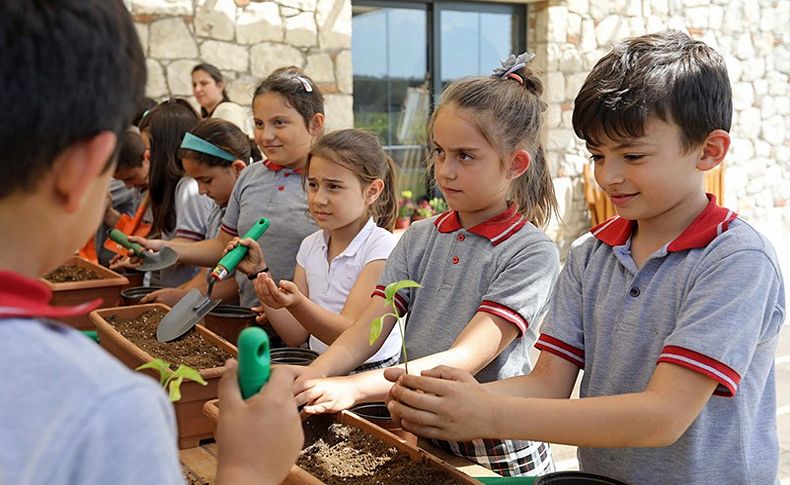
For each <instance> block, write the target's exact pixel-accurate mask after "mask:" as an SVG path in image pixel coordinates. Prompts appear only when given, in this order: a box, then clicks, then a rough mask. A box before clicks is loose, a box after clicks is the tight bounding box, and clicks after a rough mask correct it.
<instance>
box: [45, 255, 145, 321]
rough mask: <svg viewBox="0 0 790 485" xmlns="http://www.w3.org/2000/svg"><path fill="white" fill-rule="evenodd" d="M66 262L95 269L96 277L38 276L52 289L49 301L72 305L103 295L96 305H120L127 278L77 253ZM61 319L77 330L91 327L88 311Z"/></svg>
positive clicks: (58, 304) (105, 306)
mask: <svg viewBox="0 0 790 485" xmlns="http://www.w3.org/2000/svg"><path fill="white" fill-rule="evenodd" d="M63 264H64V265H65V264H73V265H76V266H80V267H82V268H85V269H88V270H91V271H93V272H94V273H96V274H97V275H98V276H99V278H98V279H95V280H87V281H72V282H67V283H51V282H49V281H47V280H45V279H44V278H39V279H40V280H41V281H42V282H43V283H44V284H45V285H46V286H47V287H48V288H49V289H50V290H51V291H52V300H51V301H50V305H54V306H74V305H79V304H81V303H85V302H86V301H91V300H95V299H96V298H101V299H102V304H101V306H100V307H99V308H109V307H115V306H118V305H119V302H120V300H121V288H122V287H124V286H125V285H127V284H129V280H127V279H126V278H125V277H123V276H121V275H120V274H118V273H116V272H115V271H112V270H109V269H107V268H105V267H104V266H101V265H98V264H95V263H91V262H90V261H87V260H84V259H82V258H80V257H77V256H72V257H71V258H69V259H68V261H66V262H65V263H63ZM59 321H62V322H63V323H65V324H67V325H70V326H72V327H76V328H78V329H80V330H92V329H93V324H92V323H91V321H90V319H89V318H88V315H81V316H77V317H70V318H62V319H59Z"/></svg>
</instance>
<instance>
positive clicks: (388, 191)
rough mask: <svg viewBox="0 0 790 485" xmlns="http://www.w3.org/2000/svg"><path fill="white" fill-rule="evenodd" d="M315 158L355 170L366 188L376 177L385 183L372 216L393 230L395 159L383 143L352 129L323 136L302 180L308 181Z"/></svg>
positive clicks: (372, 207) (314, 149) (374, 137)
mask: <svg viewBox="0 0 790 485" xmlns="http://www.w3.org/2000/svg"><path fill="white" fill-rule="evenodd" d="M312 157H321V158H324V159H326V160H330V161H332V162H334V163H336V164H338V165H341V166H343V167H345V168H347V169H349V170H351V171H352V172H353V173H354V174H355V175H356V176H357V178H358V179H359V181H360V183H361V184H362V186H363V187H366V186H367V185H369V184H370V183H371V182H373V181H374V180H376V179H381V180H382V181H383V182H384V189H383V190H382V191H381V194H379V198H378V199H376V201H375V202H374V203H373V204H372V205H371V206H370V212H371V216H372V217H373V220H374V221H376V224H377V225H378V226H379V227H383V228H384V229H386V230H388V231H392V229H393V228H394V227H395V219H396V218H397V213H398V201H397V199H396V196H395V188H396V187H397V180H396V177H397V176H396V173H395V172H396V168H395V162H393V161H392V158H390V157H389V155H387V154H386V152H384V149H383V148H382V147H381V142H379V139H378V137H377V136H376V135H374V134H373V133H371V132H368V131H365V130H360V129H355V128H349V129H346V130H338V131H333V132H332V133H329V134H327V135H324V136H322V137H321V138H319V139H318V141H317V142H316V143H315V144H314V145H313V147H312V148H311V149H310V155H309V156H308V157H307V164H306V165H305V169H304V175H303V176H302V180H303V181H304V182H305V183H306V181H307V174H308V173H309V170H310V160H311V159H312Z"/></svg>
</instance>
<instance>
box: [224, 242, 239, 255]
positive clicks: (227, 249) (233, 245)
mask: <svg viewBox="0 0 790 485" xmlns="http://www.w3.org/2000/svg"><path fill="white" fill-rule="evenodd" d="M238 245H239V238H238V237H234V238H233V239H231V240H230V241H228V244H227V245H225V250H224V251H222V255H223V256H224V255H225V254H227V253H228V252H229V251H231V250H232V249H233V248H235V247H236V246H238Z"/></svg>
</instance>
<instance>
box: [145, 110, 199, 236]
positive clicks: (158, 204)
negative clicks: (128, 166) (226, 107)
mask: <svg viewBox="0 0 790 485" xmlns="http://www.w3.org/2000/svg"><path fill="white" fill-rule="evenodd" d="M197 122H198V115H197V113H195V110H194V109H192V106H190V104H189V103H188V102H187V101H185V100H183V99H178V98H170V99H168V100H167V101H165V102H163V103H160V104H159V106H157V107H156V108H154V109H152V110H151V111H150V112H149V113H148V115H147V116H146V117H145V118H143V121H142V123H141V124H140V132H142V133H146V134H147V135H148V138H149V140H150V143H151V169H150V172H149V175H148V180H149V184H148V187H149V188H148V190H149V191H150V193H151V210H152V212H153V216H154V221H153V229H154V230H155V231H161V232H170V231H172V230H173V229H174V228H175V226H176V211H175V195H176V186H177V185H178V181H179V180H180V179H181V177H183V176H184V166H183V165H182V164H181V159H179V158H178V151H179V149H180V147H181V140H182V139H183V138H184V133H186V132H187V131H190V130H192V128H194V127H195V124H197Z"/></svg>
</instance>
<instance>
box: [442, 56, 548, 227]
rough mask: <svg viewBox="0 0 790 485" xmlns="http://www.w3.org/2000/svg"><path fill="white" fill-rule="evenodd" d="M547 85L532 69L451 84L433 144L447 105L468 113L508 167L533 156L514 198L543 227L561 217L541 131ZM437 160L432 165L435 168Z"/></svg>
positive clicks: (515, 182) (513, 192) (513, 191)
mask: <svg viewBox="0 0 790 485" xmlns="http://www.w3.org/2000/svg"><path fill="white" fill-rule="evenodd" d="M542 93H543V84H542V83H541V82H540V80H539V79H538V78H537V76H535V74H534V73H533V72H532V71H531V70H530V69H529V68H527V67H522V68H520V69H517V70H514V71H512V73H509V75H507V76H505V77H504V78H503V77H501V76H500V75H498V74H495V75H492V76H489V77H470V78H465V79H460V80H458V81H456V82H453V83H451V84H450V85H449V86H448V87H447V89H445V91H444V93H442V97H441V100H440V101H439V105H438V107H437V108H436V110H435V111H434V112H433V115H431V119H430V123H429V125H428V138H429V146H432V145H433V127H434V123H435V122H436V117H437V115H438V113H439V112H440V111H441V110H442V108H443V107H445V106H448V105H451V106H454V107H456V108H459V109H463V110H464V111H465V112H466V113H467V114H468V115H469V116H470V118H471V120H472V121H473V123H474V124H475V125H476V127H477V129H478V131H479V132H480V134H481V135H483V137H484V138H485V139H486V141H488V143H489V144H491V146H492V147H494V149H495V150H497V152H498V153H499V157H500V159H501V160H502V163H503V164H504V163H505V161H506V160H507V158H508V156H509V154H510V153H511V152H513V151H514V150H517V149H524V150H527V151H528V152H529V154H530V155H531V159H532V161H531V163H530V164H529V168H528V169H527V171H526V172H525V173H524V174H523V175H521V176H520V177H518V178H517V179H515V180H513V181H512V182H511V185H510V194H509V196H510V197H512V199H513V200H514V201H515V202H516V204H517V205H518V210H519V212H520V213H521V214H523V215H524V216H525V217H527V218H528V219H529V220H530V222H532V223H533V224H535V225H536V226H539V227H545V225H546V224H547V223H548V222H549V219H550V218H551V214H552V213H555V214H556V213H557V212H558V210H557V199H556V198H555V196H554V184H553V183H552V181H551V175H550V174H549V170H548V167H547V166H546V158H545V156H544V153H543V145H542V143H541V134H542V133H541V127H542V125H543V112H544V111H545V110H546V103H544V102H543V100H542V99H541V94H542ZM434 163H435V156H433V155H432V156H431V157H430V158H429V160H428V165H429V168H430V169H431V170H433V166H434Z"/></svg>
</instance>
